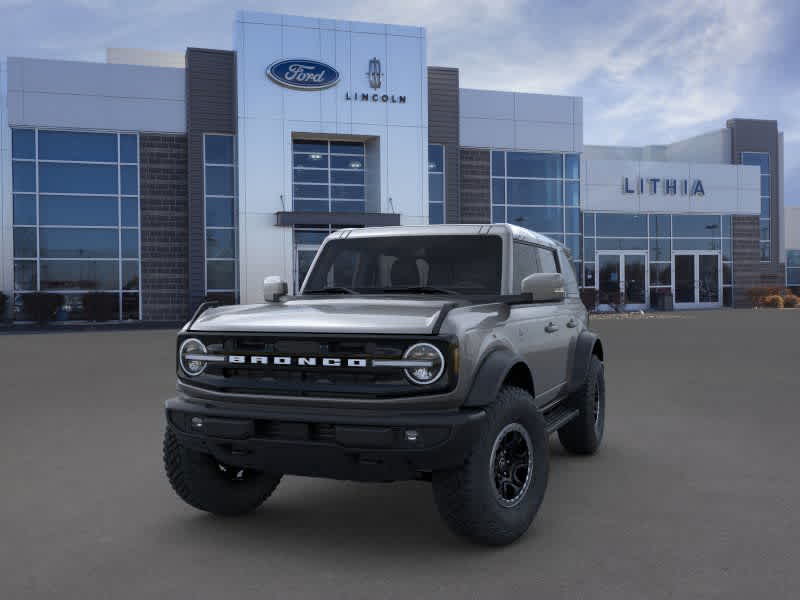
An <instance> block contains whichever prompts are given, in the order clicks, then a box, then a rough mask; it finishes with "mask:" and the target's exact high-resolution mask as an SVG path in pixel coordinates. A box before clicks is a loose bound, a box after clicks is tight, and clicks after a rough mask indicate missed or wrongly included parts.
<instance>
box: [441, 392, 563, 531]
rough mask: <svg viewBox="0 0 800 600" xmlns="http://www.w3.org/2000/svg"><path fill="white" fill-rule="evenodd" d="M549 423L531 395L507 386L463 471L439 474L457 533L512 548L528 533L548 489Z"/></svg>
mask: <svg viewBox="0 0 800 600" xmlns="http://www.w3.org/2000/svg"><path fill="white" fill-rule="evenodd" d="M548 469H549V457H548V447H547V433H546V431H545V425H544V419H543V417H542V415H541V413H540V412H539V411H538V410H537V409H536V407H535V406H534V404H533V398H532V397H531V395H530V394H529V393H528V392H526V391H525V390H523V389H521V388H518V387H512V386H505V387H503V388H502V389H501V390H500V393H499V394H498V397H497V400H496V401H495V402H494V403H493V404H492V405H491V406H489V407H488V408H487V419H486V423H485V424H484V428H483V431H482V432H481V435H480V436H479V438H478V439H477V440H476V442H475V444H474V446H473V449H472V451H471V453H470V455H469V456H468V458H467V460H466V462H465V463H464V465H462V466H461V467H458V468H456V469H450V470H447V471H437V472H435V473H433V492H434V498H435V499H436V505H437V507H438V508H439V512H440V513H441V515H442V518H443V519H444V520H445V522H446V523H447V524H448V526H449V527H450V528H451V529H452V530H453V531H454V532H455V533H457V534H459V535H463V536H465V537H468V538H470V539H472V540H474V541H476V542H479V543H483V544H489V545H504V544H509V543H511V542H513V541H514V540H516V539H517V538H518V537H520V536H521V535H522V534H523V533H525V532H526V531H527V530H528V527H530V524H531V522H532V521H533V518H534V516H535V515H536V513H537V512H538V510H539V506H540V505H541V503H542V500H543V498H544V492H545V490H546V489H547V477H548Z"/></svg>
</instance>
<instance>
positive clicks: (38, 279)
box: [12, 128, 42, 292]
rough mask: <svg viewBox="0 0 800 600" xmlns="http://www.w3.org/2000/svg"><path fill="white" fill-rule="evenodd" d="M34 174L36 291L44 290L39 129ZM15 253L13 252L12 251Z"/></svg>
mask: <svg viewBox="0 0 800 600" xmlns="http://www.w3.org/2000/svg"><path fill="white" fill-rule="evenodd" d="M33 149H34V154H33V156H34V160H35V161H36V162H35V163H34V165H35V166H34V175H35V177H36V185H35V186H34V190H35V191H36V196H35V198H36V291H37V292H40V291H42V287H41V286H42V264H41V258H40V256H39V254H40V253H39V129H38V128H37V129H34V130H33ZM12 254H13V253H12Z"/></svg>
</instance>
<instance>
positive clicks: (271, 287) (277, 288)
mask: <svg viewBox="0 0 800 600" xmlns="http://www.w3.org/2000/svg"><path fill="white" fill-rule="evenodd" d="M288 293H289V286H288V285H287V284H286V282H285V281H283V280H282V279H281V278H280V277H279V276H277V275H271V276H270V277H264V301H265V302H278V301H279V300H280V299H281V297H283V296H285V295H286V294H288Z"/></svg>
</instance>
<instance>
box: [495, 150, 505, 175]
mask: <svg viewBox="0 0 800 600" xmlns="http://www.w3.org/2000/svg"><path fill="white" fill-rule="evenodd" d="M505 174H506V153H505V152H499V151H497V150H495V151H494V152H492V175H494V176H496V177H497V176H499V177H503V176H504V175H505Z"/></svg>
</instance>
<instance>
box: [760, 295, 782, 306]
mask: <svg viewBox="0 0 800 600" xmlns="http://www.w3.org/2000/svg"><path fill="white" fill-rule="evenodd" d="M763 305H764V306H769V307H770V308H783V297H782V296H778V294H771V295H769V296H767V297H766V298H764V301H763Z"/></svg>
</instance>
